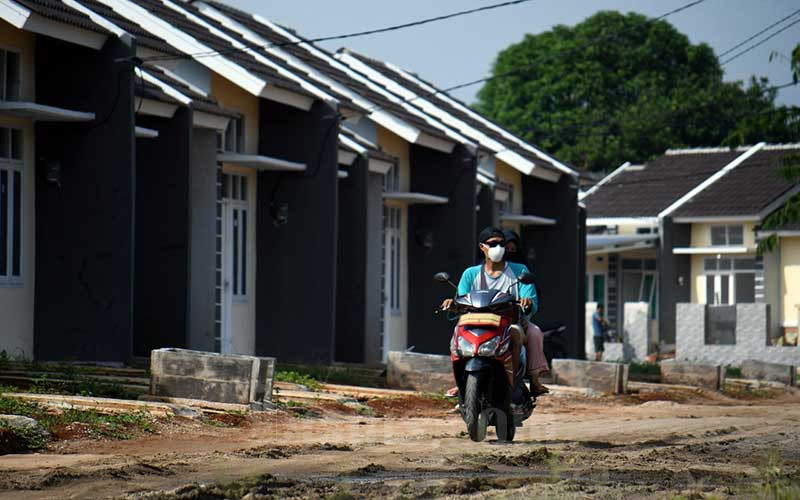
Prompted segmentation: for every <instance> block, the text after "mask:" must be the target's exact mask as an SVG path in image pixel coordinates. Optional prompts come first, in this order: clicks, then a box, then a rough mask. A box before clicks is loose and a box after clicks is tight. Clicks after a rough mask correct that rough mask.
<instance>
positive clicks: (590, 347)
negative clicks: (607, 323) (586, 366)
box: [584, 302, 597, 359]
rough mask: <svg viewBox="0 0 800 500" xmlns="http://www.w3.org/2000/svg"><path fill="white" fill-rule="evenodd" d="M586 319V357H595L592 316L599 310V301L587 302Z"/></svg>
mask: <svg viewBox="0 0 800 500" xmlns="http://www.w3.org/2000/svg"><path fill="white" fill-rule="evenodd" d="M584 307H585V312H584V321H585V325H586V326H585V328H586V335H585V338H584V345H585V350H586V359H594V340H592V336H593V335H594V327H593V326H592V316H594V313H595V311H597V302H587V303H586V304H585V306H584Z"/></svg>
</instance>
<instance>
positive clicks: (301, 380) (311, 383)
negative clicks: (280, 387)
mask: <svg viewBox="0 0 800 500" xmlns="http://www.w3.org/2000/svg"><path fill="white" fill-rule="evenodd" d="M275 380H276V381H278V382H288V383H292V384H300V385H304V386H306V387H308V389H309V390H312V391H319V390H321V389H322V384H320V383H319V381H318V380H317V379H315V378H314V377H312V376H310V375H307V374H304V373H298V372H295V371H278V372H276V373H275Z"/></svg>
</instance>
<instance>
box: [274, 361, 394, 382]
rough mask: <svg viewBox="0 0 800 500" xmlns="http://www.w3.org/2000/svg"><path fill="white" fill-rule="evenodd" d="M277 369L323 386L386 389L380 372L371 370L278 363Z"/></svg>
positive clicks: (384, 380)
mask: <svg viewBox="0 0 800 500" xmlns="http://www.w3.org/2000/svg"><path fill="white" fill-rule="evenodd" d="M275 369H276V372H295V373H297V374H299V375H307V376H308V377H311V378H313V379H314V380H317V381H319V382H320V383H323V384H342V385H357V386H361V387H386V379H385V378H382V377H380V376H378V374H379V373H380V370H375V369H369V368H358V367H351V366H322V365H296V364H285V363H278V364H277V365H276V367H275ZM276 380H277V379H276Z"/></svg>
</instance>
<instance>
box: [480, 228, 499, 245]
mask: <svg viewBox="0 0 800 500" xmlns="http://www.w3.org/2000/svg"><path fill="white" fill-rule="evenodd" d="M491 238H502V239H503V241H505V239H506V236H505V235H504V234H503V230H502V229H500V228H497V227H492V226H489V227H487V228H485V229H484V230H483V231H481V234H479V235H478V243H486V240H489V239H491Z"/></svg>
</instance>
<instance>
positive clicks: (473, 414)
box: [464, 372, 488, 442]
mask: <svg viewBox="0 0 800 500" xmlns="http://www.w3.org/2000/svg"><path fill="white" fill-rule="evenodd" d="M484 378H485V375H484V374H483V373H482V372H474V373H468V374H467V383H466V388H465V390H464V420H465V421H466V423H467V432H469V438H470V439H471V440H473V441H476V442H479V441H483V440H484V439H485V438H486V426H487V425H488V421H487V418H486V415H485V414H484V412H483V410H484V408H483V404H482V398H481V391H482V390H483V388H484V386H485V383H484V382H485V380H484Z"/></svg>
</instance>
